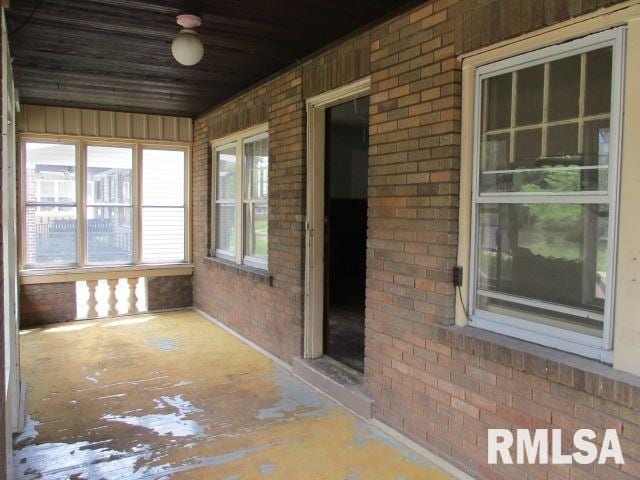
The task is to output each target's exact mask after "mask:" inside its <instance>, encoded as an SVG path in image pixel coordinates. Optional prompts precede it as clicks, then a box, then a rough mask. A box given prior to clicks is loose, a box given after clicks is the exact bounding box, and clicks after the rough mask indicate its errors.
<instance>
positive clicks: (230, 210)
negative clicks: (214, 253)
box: [216, 204, 236, 255]
mask: <svg viewBox="0 0 640 480" xmlns="http://www.w3.org/2000/svg"><path fill="white" fill-rule="evenodd" d="M216 248H217V249H218V250H223V251H225V252H227V253H229V254H231V255H235V252H236V207H235V205H233V204H230V205H229V204H217V205H216Z"/></svg>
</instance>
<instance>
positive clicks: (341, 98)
mask: <svg viewBox="0 0 640 480" xmlns="http://www.w3.org/2000/svg"><path fill="white" fill-rule="evenodd" d="M370 90H371V77H369V76H367V77H364V78H361V79H359V80H356V81H355V82H353V83H350V84H348V85H344V86H342V87H339V88H336V89H334V90H330V91H328V92H324V93H321V94H320V95H316V96H314V97H310V98H308V99H307V101H306V106H307V219H306V223H305V230H306V234H305V237H306V240H305V269H304V358H319V357H321V356H322V355H323V354H324V215H325V211H324V204H325V138H326V136H325V117H326V110H327V108H329V107H333V106H334V105H338V104H340V103H344V102H348V101H349V100H353V99H356V98H360V97H364V96H366V95H369V93H370Z"/></svg>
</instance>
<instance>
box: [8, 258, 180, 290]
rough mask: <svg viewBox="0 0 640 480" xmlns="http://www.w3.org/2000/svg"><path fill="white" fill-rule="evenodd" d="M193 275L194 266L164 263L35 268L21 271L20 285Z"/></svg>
mask: <svg viewBox="0 0 640 480" xmlns="http://www.w3.org/2000/svg"><path fill="white" fill-rule="evenodd" d="M191 274H193V264H190V263H162V264H140V265H113V266H108V267H107V266H91V267H77V268H68V267H63V268H34V269H25V270H20V283H21V284H22V285H33V284H42V283H64V282H77V281H81V280H102V279H110V278H135V277H171V276H181V275H191Z"/></svg>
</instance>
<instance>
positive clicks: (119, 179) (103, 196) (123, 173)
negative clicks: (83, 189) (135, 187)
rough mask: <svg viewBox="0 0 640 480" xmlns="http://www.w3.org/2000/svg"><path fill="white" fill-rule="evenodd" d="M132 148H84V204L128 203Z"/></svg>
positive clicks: (129, 202) (129, 199) (129, 203)
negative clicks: (85, 182)
mask: <svg viewBox="0 0 640 480" xmlns="http://www.w3.org/2000/svg"><path fill="white" fill-rule="evenodd" d="M132 165H133V149H131V148H125V147H97V146H91V145H90V146H88V147H87V203H88V204H89V205H91V204H94V203H99V204H102V203H108V204H114V203H115V204H118V203H119V204H128V205H131V190H130V188H127V187H126V185H131V181H132Z"/></svg>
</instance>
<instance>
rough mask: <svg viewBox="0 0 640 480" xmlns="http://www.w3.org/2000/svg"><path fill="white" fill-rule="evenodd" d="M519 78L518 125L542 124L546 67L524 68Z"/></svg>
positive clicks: (517, 99)
mask: <svg viewBox="0 0 640 480" xmlns="http://www.w3.org/2000/svg"><path fill="white" fill-rule="evenodd" d="M517 76H518V79H517V82H518V83H517V85H518V88H517V92H518V93H517V97H516V125H518V126H520V125H528V124H531V123H540V122H542V104H543V100H542V95H543V90H544V65H536V66H535V67H529V68H524V69H522V70H520V71H518V73H517Z"/></svg>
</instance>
